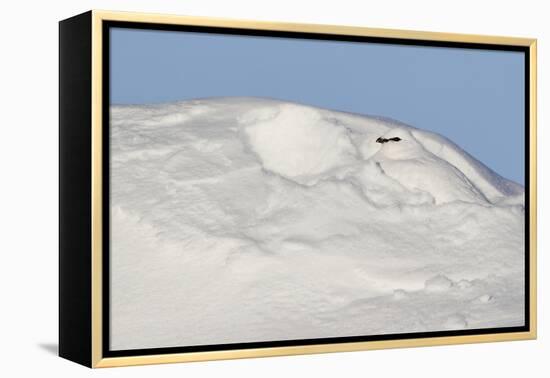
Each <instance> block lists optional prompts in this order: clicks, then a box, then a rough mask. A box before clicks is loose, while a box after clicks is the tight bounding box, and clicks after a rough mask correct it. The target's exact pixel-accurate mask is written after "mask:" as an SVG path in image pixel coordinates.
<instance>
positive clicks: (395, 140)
mask: <svg viewBox="0 0 550 378" xmlns="http://www.w3.org/2000/svg"><path fill="white" fill-rule="evenodd" d="M400 140H401V138H399V137H393V138H382V137H380V138H378V139H376V143H381V144H384V143H387V142H390V141H391V142H399V141H400Z"/></svg>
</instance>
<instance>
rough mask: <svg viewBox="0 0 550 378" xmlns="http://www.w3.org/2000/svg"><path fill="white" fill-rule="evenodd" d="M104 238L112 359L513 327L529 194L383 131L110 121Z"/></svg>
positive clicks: (171, 116)
mask: <svg viewBox="0 0 550 378" xmlns="http://www.w3.org/2000/svg"><path fill="white" fill-rule="evenodd" d="M379 137H385V138H394V137H399V138H400V140H399V141H398V142H394V141H389V142H387V143H383V144H381V143H377V142H376V139H377V138H379ZM111 227H112V235H111V243H112V244H111V251H112V253H111V273H112V274H111V295H112V298H111V347H112V348H113V349H132V348H152V347H162V346H182V345H198V344H219V343H237V342H249V341H269V340H283V339H304V338H316V337H341V336H352V335H370V334H387V333H400V332H422V331H437V330H446V329H464V328H485V327H504V326H515V325H522V324H523V322H524V318H523V316H524V306H523V302H524V301H523V295H524V293H523V292H524V282H523V274H524V273H523V272H524V208H523V187H522V186H520V185H518V184H516V183H514V182H512V181H509V180H506V179H505V178H503V177H501V176H499V175H498V174H496V173H495V172H493V171H491V170H490V169H489V168H487V167H486V166H484V165H483V164H482V163H481V162H479V161H477V160H476V159H475V158H473V157H472V156H470V155H468V154H467V153H466V152H465V151H463V150H462V149H461V148H460V147H458V146H457V145H456V144H454V143H452V142H451V141H450V140H448V139H446V138H444V137H443V136H440V135H437V134H434V133H431V132H428V131H424V130H420V129H416V128H414V127H411V126H407V125H405V124H402V123H399V122H396V121H392V120H389V119H383V118H378V117H368V116H363V115H355V114H349V113H342V112H336V111H331V110H325V109H318V108H314V107H309V106H304V105H299V104H294V103H288V102H281V101H275V100H267V99H257V98H221V99H204V100H194V101H186V102H178V103H171V104H162V105H147V106H113V107H112V109H111Z"/></svg>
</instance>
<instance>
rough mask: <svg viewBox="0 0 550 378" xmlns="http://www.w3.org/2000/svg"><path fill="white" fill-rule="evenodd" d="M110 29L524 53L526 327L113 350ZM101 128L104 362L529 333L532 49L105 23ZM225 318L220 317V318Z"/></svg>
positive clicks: (402, 39)
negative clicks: (110, 265)
mask: <svg viewBox="0 0 550 378" xmlns="http://www.w3.org/2000/svg"><path fill="white" fill-rule="evenodd" d="M111 28H126V29H141V30H157V31H180V32H194V33H208V34H225V35H238V36H254V37H266V38H269V37H275V38H294V39H313V40H321V41H323V40H324V41H341V42H359V43H378V44H393V45H408V46H425V47H446V48H462V49H476V50H497V51H516V52H523V53H524V71H525V72H524V74H525V76H524V84H525V104H524V118H525V120H524V126H525V130H524V133H525V168H524V169H525V182H524V188H525V193H527V196H526V197H525V213H524V214H525V231H524V241H525V250H524V251H525V266H524V270H525V280H524V287H525V293H524V299H525V303H524V306H525V315H524V319H525V324H524V325H523V326H517V327H499V328H481V329H469V330H456V331H433V332H414V333H399V334H381V335H365V336H345V337H328V338H316V339H299V340H276V341H258V342H245V343H231V344H214V345H193V346H181V347H164V348H145V349H129V350H110V267H109V262H110V255H109V253H110V251H109V247H110V170H109V162H110V124H109V121H110V117H109V107H110V48H111V47H110V30H111ZM102 39H103V46H102V50H103V51H102V52H103V55H102V68H103V69H102V72H103V77H102V78H101V80H102V105H101V106H102V123H103V133H102V134H103V136H102V142H103V156H102V168H103V184H102V192H103V196H102V197H103V203H102V208H103V219H102V229H103V240H102V247H103V262H102V273H101V274H102V281H103V285H102V301H103V303H102V304H103V306H102V309H103V310H102V320H103V327H102V354H103V357H129V356H140V355H159V354H173V353H193V352H210V351H222V350H238V349H256V348H272V347H288V346H306V345H317V344H339V343H351V342H366V341H384V340H400V339H417V338H433V337H449V336H466V335H488V334H501V333H510V332H529V330H530V195H529V193H530V191H529V189H530V103H531V99H530V54H529V47H528V46H515V45H499V44H484V43H469V42H446V41H431V40H417V39H405V38H390V37H368V36H357V35H335V34H325V33H310V32H288V31H273V30H257V29H244V28H228V27H213V26H195V25H169V24H159V23H148V22H126V21H102ZM220 316H221V315H220Z"/></svg>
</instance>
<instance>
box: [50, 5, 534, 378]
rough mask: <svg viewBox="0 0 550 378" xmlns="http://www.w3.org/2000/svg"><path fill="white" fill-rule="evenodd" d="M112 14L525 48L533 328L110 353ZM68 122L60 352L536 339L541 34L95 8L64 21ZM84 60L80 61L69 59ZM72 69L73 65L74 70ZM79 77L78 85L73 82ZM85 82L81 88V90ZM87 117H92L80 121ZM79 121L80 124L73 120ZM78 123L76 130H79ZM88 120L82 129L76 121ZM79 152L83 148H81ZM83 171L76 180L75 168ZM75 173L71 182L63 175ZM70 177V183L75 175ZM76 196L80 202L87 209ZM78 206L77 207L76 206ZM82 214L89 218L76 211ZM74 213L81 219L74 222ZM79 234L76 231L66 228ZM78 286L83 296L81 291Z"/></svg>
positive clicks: (212, 356) (246, 352) (98, 355)
mask: <svg viewBox="0 0 550 378" xmlns="http://www.w3.org/2000/svg"><path fill="white" fill-rule="evenodd" d="M109 22H126V23H145V24H154V25H171V26H181V25H185V26H198V27H214V28H221V29H224V28H227V29H242V30H259V31H274V32H288V33H310V34H319V35H333V36H356V37H369V38H380V39H398V40H409V41H432V42H437V43H442V44H448V43H457V44H478V45H500V46H513V47H521V48H523V49H524V50H525V52H526V54H528V62H529V65H528V67H526V68H527V69H528V71H527V72H528V78H527V82H526V85H527V84H528V88H529V90H528V100H529V102H528V109H527V110H528V123H529V141H528V147H529V149H528V151H529V155H528V160H529V175H528V177H529V193H528V198H529V203H528V214H529V216H528V219H527V220H526V221H527V222H528V223H529V228H528V231H529V233H528V235H526V236H525V237H526V238H527V239H528V242H529V250H528V256H527V257H528V260H527V261H528V263H529V265H528V271H529V276H528V281H527V282H526V284H528V288H529V290H528V298H527V299H528V305H529V319H528V324H529V326H528V329H527V330H525V331H521V332H506V333H480V334H469V335H457V336H444V337H422V338H414V337H413V338H406V339H391V340H377V341H361V342H342V343H320V344H309V345H295V346H292V345H291V346H288V345H287V346H273V347H259V348H246V349H225V350H211V351H199V352H184V353H178V352H175V353H165V354H144V355H131V356H106V355H105V353H104V347H105V344H104V340H103V337H104V332H103V331H104V312H103V306H104V293H105V285H108V283H106V282H104V276H103V267H104V263H105V261H104V256H103V247H102V246H103V245H104V240H105V237H106V235H105V228H104V224H103V219H104V215H105V214H104V207H103V199H104V198H103V197H104V190H105V186H104V182H103V177H104V172H103V167H104V159H105V146H104V138H105V135H104V133H103V130H104V127H103V125H104V122H105V112H104V106H105V104H104V98H103V97H104V94H105V88H104V87H103V85H104V79H105V71H104V68H105V61H104V51H105V41H104V35H105V34H104V29H105V25H106V24H107V23H109ZM60 30H61V32H60V76H61V78H60V89H61V95H60V128H61V133H60V134H61V143H60V145H61V146H60V148H61V158H60V165H61V173H60V180H61V194H60V198H61V203H60V212H61V214H60V218H61V220H60V222H61V228H60V355H61V356H62V357H65V358H67V359H70V360H73V361H75V362H78V363H81V364H83V365H86V366H89V367H94V368H96V367H114V366H129V365H143V364H160V363H173V362H188V361H207V360H218V359H237V358H250V357H267V356H283V355H299V354H310V353H327V352H347V351H360V350H371V349H387V348H402V347H418V346H434V345H447V344H465V343H481V342H495V341H512V340H528V339H535V338H536V335H537V325H536V322H537V316H536V314H537V290H536V284H537V279H536V271H537V265H536V242H537V240H536V222H537V219H536V208H537V207H536V206H537V190H536V188H537V168H536V157H537V154H536V149H537V145H536V144H537V135H536V122H537V119H536V115H537V108H536V97H537V89H536V83H537V79H536V75H537V74H536V70H537V63H536V61H537V58H536V54H537V42H536V40H535V39H528V38H514V37H501V36H483V35H468V34H452V33H436V32H424V31H407V30H393V29H377V28H367V27H354V26H335V25H316V24H294V23H280V22H260V21H250V20H230V19H218V18H210V17H189V16H175V15H161V14H146V13H127V12H111V11H100V10H93V11H90V12H87V13H85V14H83V15H80V16H75V17H73V18H71V19H68V20H65V21H62V22H61V23H60ZM70 64H73V65H78V64H80V67H81V70H80V71H78V72H77V71H75V70H77V68H69V65H70ZM71 69H72V70H73V71H74V72H72V73H70V72H67V71H70V70H71ZM75 86H76V87H75ZM75 88H77V89H75ZM83 123H84V125H82V124H83ZM71 128H72V129H71ZM75 128H76V129H75ZM78 129H80V131H79V130H78ZM75 139H77V140H80V141H81V142H82V143H83V144H84V145H86V146H88V148H87V149H84V150H78V151H77V150H75V149H73V148H72V147H71V143H74V141H75ZM71 153H72V154H73V155H72V156H73V157H79V156H80V155H79V154H82V156H83V157H82V158H83V159H89V160H84V162H89V163H90V165H89V168H86V170H85V171H84V172H80V173H76V170H81V169H82V167H81V166H79V167H76V168H75V167H72V168H71V163H70V162H68V160H69V159H71V158H70V157H68V156H69V154H71ZM75 154H76V155H75ZM77 174H81V175H83V176H82V177H84V178H83V179H82V180H81V181H79V184H78V185H76V186H75V185H74V179H73V180H69V178H70V177H73V176H72V175H77ZM64 180H67V181H64ZM69 181H72V184H71V183H69ZM76 203H82V205H81V206H82V209H84V210H85V211H83V212H82V211H81V212H80V215H77V214H76V213H75V212H76V211H77V210H78V209H77V208H75V204H76ZM70 208H72V209H73V210H71V209H70ZM79 216H80V217H84V218H86V217H87V218H86V219H81V218H78V217H79ZM75 219H76V221H75ZM69 234H71V235H72V236H70V237H69V236H67V235H69ZM77 295H80V296H81V298H80V299H78V300H77V299H75V297H76V296H77Z"/></svg>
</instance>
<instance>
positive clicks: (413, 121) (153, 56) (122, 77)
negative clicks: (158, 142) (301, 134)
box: [111, 28, 525, 184]
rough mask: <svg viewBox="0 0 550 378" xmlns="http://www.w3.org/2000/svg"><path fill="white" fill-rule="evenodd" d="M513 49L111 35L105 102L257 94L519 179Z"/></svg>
mask: <svg viewBox="0 0 550 378" xmlns="http://www.w3.org/2000/svg"><path fill="white" fill-rule="evenodd" d="M523 88H524V58H523V53H520V52H505V51H489V50H468V49H451V48H440V47H416V46H398V45H383V44H366V43H352V42H329V41H317V40H299V39H287V38H271V37H250V36H229V35H216V34H201V33H188V32H169V31H149V30H137V29H123V28H113V29H112V30H111V103H113V104H144V103H158V102H169V101H176V100H185V99H192V98H203V97H216V96H260V97H271V98H277V99H281V100H289V101H297V102H300V103H304V104H309V105H314V106H320V107H325V108H330V109H336V110H342V111H350V112H355V113H362V114H371V115H382V116H386V117H391V118H394V119H397V120H399V121H402V122H405V123H408V124H410V125H412V126H415V127H419V128H423V129H427V130H431V131H435V132H437V133H440V134H443V135H445V136H446V137H448V138H450V139H451V140H453V141H454V142H455V143H457V144H458V145H460V146H461V147H462V148H464V149H465V150H466V151H468V152H469V153H470V154H472V155H473V156H474V157H476V158H477V159H479V160H480V161H482V162H483V163H485V164H486V165H487V166H489V167H490V168H491V169H493V170H494V171H496V172H497V173H499V174H501V175H503V176H504V177H507V178H509V179H512V180H514V181H516V182H519V183H521V184H523V183H524V162H525V161H524V134H523V131H524V90H523Z"/></svg>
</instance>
